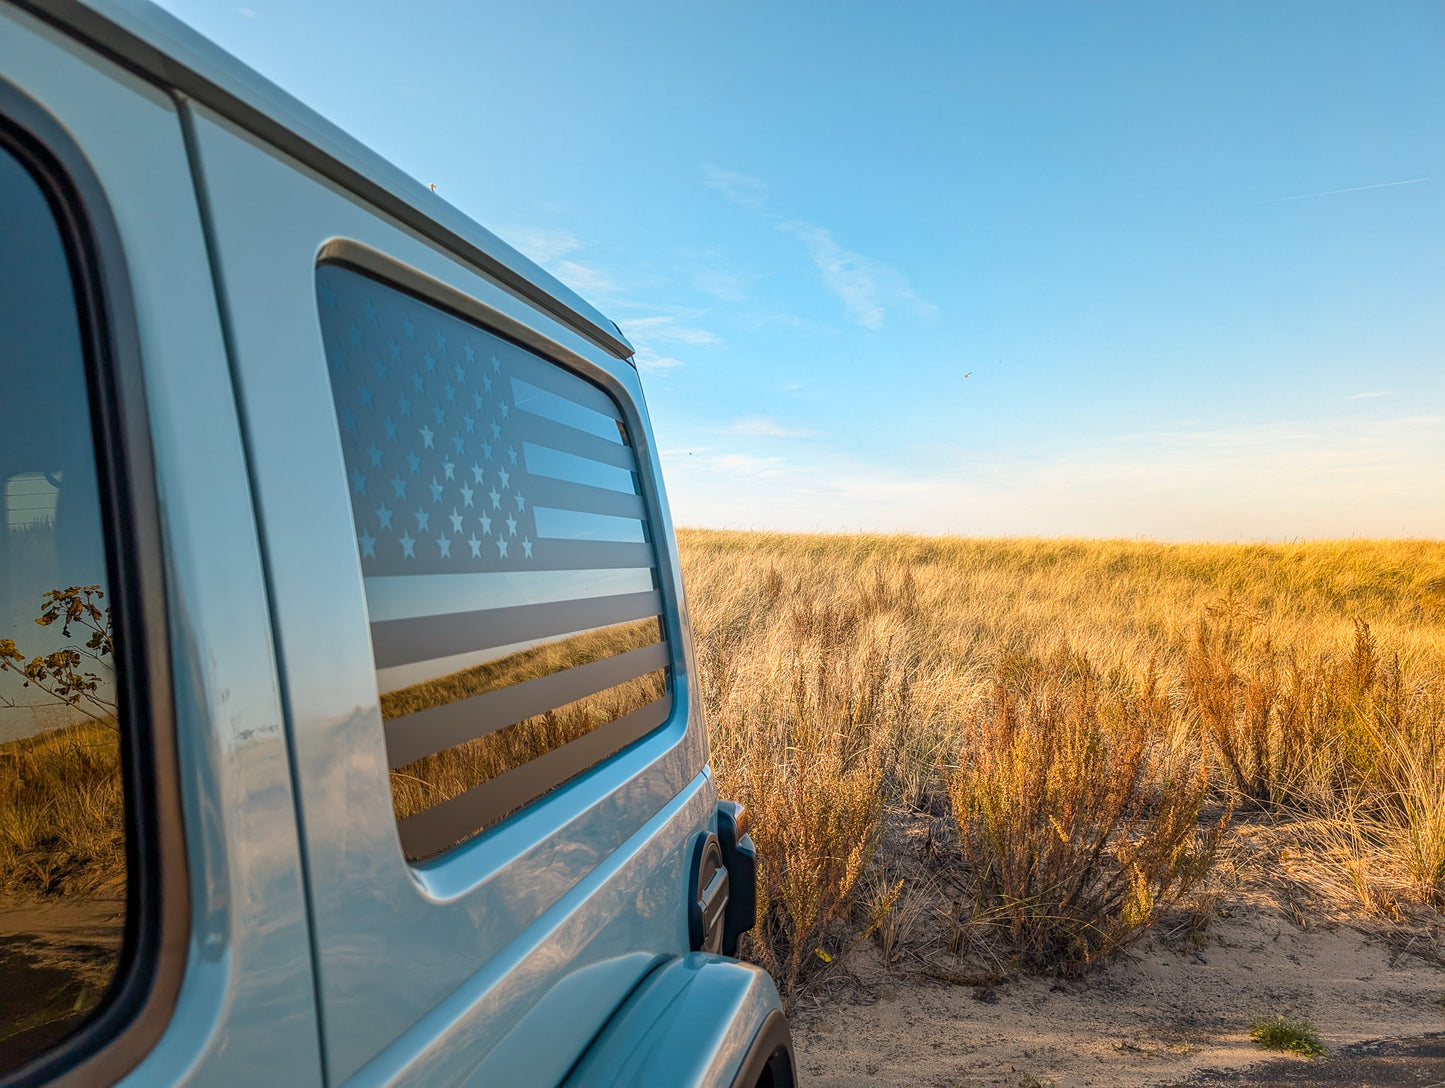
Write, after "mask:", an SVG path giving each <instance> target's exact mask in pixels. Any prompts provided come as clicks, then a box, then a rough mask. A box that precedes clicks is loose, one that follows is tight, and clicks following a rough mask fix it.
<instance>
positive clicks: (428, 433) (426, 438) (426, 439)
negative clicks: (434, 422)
mask: <svg viewBox="0 0 1445 1088" xmlns="http://www.w3.org/2000/svg"><path fill="white" fill-rule="evenodd" d="M417 433H418V434H419V435H421V441H422V445H424V446H425V447H426V448H427V449H429V450H430V449H435V448H436V447H435V446H433V445H432V439H433V438H435V437H436V432H434V431H433V430H432V429H431V428H430V427H428V426H426V424H422V428H421V430H420V431H418V432H417Z"/></svg>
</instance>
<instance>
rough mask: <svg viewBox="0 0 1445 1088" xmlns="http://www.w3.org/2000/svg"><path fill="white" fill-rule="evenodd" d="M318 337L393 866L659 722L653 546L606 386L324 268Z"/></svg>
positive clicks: (660, 672) (664, 650)
mask: <svg viewBox="0 0 1445 1088" xmlns="http://www.w3.org/2000/svg"><path fill="white" fill-rule="evenodd" d="M317 294H318V298H319V303H320V313H321V327H322V333H323V338H324V341H325V345H326V356H327V364H328V367H329V370H330V374H331V386H332V393H333V396H334V397H335V401H336V417H337V423H338V428H339V432H340V435H341V445H342V451H343V454H344V456H345V462H346V474H347V485H348V488H349V490H350V493H351V506H352V514H353V519H354V522H355V531H356V546H357V551H358V554H359V556H360V559H361V570H362V575H363V577H364V580H365V586H366V599H367V606H368V609H369V613H370V620H371V637H372V650H373V654H374V657H375V663H376V676H377V688H378V691H379V693H380V700H381V711H382V718H383V720H384V722H385V728H386V744H387V755H388V758H389V760H390V764H391V787H392V804H393V808H394V810H395V815H396V818H397V821H398V828H399V831H400V835H401V842H402V846H403V849H404V851H405V853H406V855H407V856H408V857H409V858H412V859H413V860H420V859H423V858H428V857H432V856H434V855H437V854H439V853H442V852H443V851H445V850H446V849H448V848H449V847H451V846H453V845H455V844H457V843H459V842H462V841H464V840H466V839H468V838H470V837H471V836H473V835H475V834H476V833H477V832H479V831H481V830H483V829H485V828H486V827H488V826H490V825H491V824H494V823H496V822H497V821H499V820H502V819H504V818H505V817H506V816H508V815H509V814H511V813H512V812H514V811H516V810H517V809H518V808H520V807H522V806H524V805H526V804H528V803H530V802H531V801H534V800H536V799H537V798H538V797H540V796H542V795H543V794H545V793H547V792H548V791H549V790H551V789H553V788H555V787H556V786H558V785H560V784H561V783H562V782H565V781H566V780H568V779H570V778H572V777H574V776H576V775H578V774H580V773H582V772H583V771H585V770H587V769H588V768H589V767H591V766H593V765H595V764H596V763H598V762H599V761H601V760H603V759H605V758H607V757H608V756H611V755H613V754H614V753H616V752H617V751H619V750H620V749H621V748H623V747H625V746H626V745H628V744H630V743H632V742H633V741H635V740H637V739H639V738H640V737H642V736H644V735H645V734H646V733H648V732H650V731H651V730H653V729H655V728H656V727H657V726H659V725H661V724H662V723H663V722H664V721H665V720H666V718H667V715H668V712H669V710H670V709H671V694H670V686H669V678H668V660H669V657H668V647H667V644H666V642H665V640H664V634H663V629H662V625H661V616H660V613H661V610H662V601H661V596H660V594H659V593H658V590H657V579H656V574H655V567H656V563H655V553H654V551H653V545H652V543H651V540H652V535H651V533H650V531H649V529H648V524H647V514H646V509H645V506H644V504H643V500H642V497H641V495H640V494H639V488H638V476H637V471H638V469H637V458H636V454H635V452H634V450H633V448H632V446H631V445H630V443H629V441H628V436H627V429H626V427H625V425H624V424H623V422H622V415H621V412H620V411H619V410H618V407H617V405H616V404H615V403H614V402H613V401H612V399H611V398H610V397H609V396H608V395H607V394H606V393H605V392H604V391H603V390H601V389H600V388H598V387H597V386H595V385H593V384H591V383H590V382H587V381H585V380H584V379H582V378H580V377H578V376H577V375H575V374H572V373H571V372H570V371H567V370H565V369H563V368H561V367H559V366H557V365H555V364H553V363H549V362H547V361H546V360H544V359H543V358H541V357H540V356H538V355H536V354H534V353H532V352H530V351H527V350H526V349H524V348H521V347H519V346H517V345H516V344H513V343H511V342H510V341H508V340H505V339H503V338H501V337H499V336H496V335H494V334H492V333H489V332H487V331H486V330H484V329H482V328H479V327H478V326H476V325H473V324H470V323H468V322H466V321H463V320H462V319H460V318H457V317H455V316H453V315H452V314H450V313H447V312H445V311H443V310H441V309H438V308H437V307H434V306H431V305H429V304H427V303H425V302H422V301H420V300H419V299H417V298H414V297H412V296H411V295H407V294H404V293H402V292H400V291H397V290H395V289H393V288H390V287H387V286H385V285H383V284H381V283H379V282H378V281H376V280H373V279H371V278H370V277H368V276H365V275H362V274H361V273H358V272H356V271H353V270H351V269H349V268H346V267H343V266H339V265H330V264H328V265H323V266H321V268H320V269H318V271H317Z"/></svg>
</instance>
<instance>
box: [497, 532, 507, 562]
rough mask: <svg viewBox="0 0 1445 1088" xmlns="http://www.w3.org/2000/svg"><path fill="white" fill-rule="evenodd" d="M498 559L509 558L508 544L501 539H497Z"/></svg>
mask: <svg viewBox="0 0 1445 1088" xmlns="http://www.w3.org/2000/svg"><path fill="white" fill-rule="evenodd" d="M497 557H498V558H499V559H505V558H507V542H506V541H505V540H503V539H502V538H501V537H497Z"/></svg>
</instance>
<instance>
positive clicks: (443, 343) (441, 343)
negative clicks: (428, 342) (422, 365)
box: [435, 329, 447, 351]
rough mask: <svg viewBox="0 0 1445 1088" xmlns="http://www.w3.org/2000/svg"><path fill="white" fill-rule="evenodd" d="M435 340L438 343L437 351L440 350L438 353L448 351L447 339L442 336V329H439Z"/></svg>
mask: <svg viewBox="0 0 1445 1088" xmlns="http://www.w3.org/2000/svg"><path fill="white" fill-rule="evenodd" d="M435 340H436V342H437V350H438V351H446V350H447V338H446V337H445V336H443V335H442V331H441V329H437V331H436V336H435Z"/></svg>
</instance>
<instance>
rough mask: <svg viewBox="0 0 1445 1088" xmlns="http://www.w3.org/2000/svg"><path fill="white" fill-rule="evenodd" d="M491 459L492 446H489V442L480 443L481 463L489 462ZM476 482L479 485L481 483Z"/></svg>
mask: <svg viewBox="0 0 1445 1088" xmlns="http://www.w3.org/2000/svg"><path fill="white" fill-rule="evenodd" d="M491 459H492V444H491V443H490V442H483V443H482V460H483V461H490V460H491ZM477 482H478V483H480V482H481V481H480V480H478V481H477Z"/></svg>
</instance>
